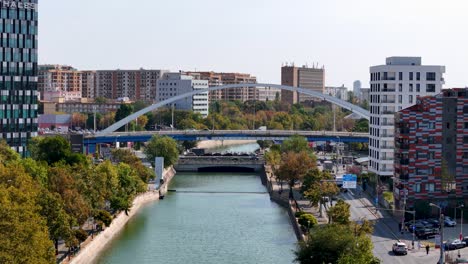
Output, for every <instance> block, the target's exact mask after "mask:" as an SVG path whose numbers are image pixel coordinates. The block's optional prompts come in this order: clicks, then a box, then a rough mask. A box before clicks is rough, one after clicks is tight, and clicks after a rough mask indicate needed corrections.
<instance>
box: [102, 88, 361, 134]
mask: <svg viewBox="0 0 468 264" xmlns="http://www.w3.org/2000/svg"><path fill="white" fill-rule="evenodd" d="M244 87H255V88H256V87H271V88H277V89H280V90H286V91H291V92H298V93H300V94H306V95H309V96H312V97H315V98H318V99H322V100H325V101H327V102H330V103H332V104H335V105H337V106H340V107H342V108H345V109H347V110H350V111H352V112H353V113H356V114H358V115H359V116H361V117H362V118H365V119H367V120H369V118H370V113H369V111H367V110H365V109H363V108H362V107H359V106H357V105H353V104H351V103H349V102H346V101H344V100H341V99H338V98H336V97H333V96H330V95H326V94H322V93H319V92H315V91H311V90H308V89H304V88H300V87H292V86H287V85H279V84H267V83H242V84H229V85H223V86H215V87H210V88H207V89H201V90H194V91H191V92H188V93H185V94H181V95H178V96H174V97H172V98H170V99H167V100H164V101H161V102H158V103H156V104H153V105H150V106H148V107H146V108H144V109H141V110H140V111H138V112H136V113H133V114H131V115H129V116H127V117H126V118H124V119H122V120H120V121H119V122H116V123H115V124H113V125H111V126H109V127H108V128H106V129H104V130H102V131H101V132H99V133H97V134H96V135H98V136H104V135H107V134H109V133H112V132H115V131H116V130H117V129H119V128H121V127H123V126H124V125H126V124H128V123H129V122H130V121H132V120H135V119H137V118H138V117H140V116H142V115H144V114H146V113H148V112H151V111H154V110H156V109H158V108H161V107H163V106H165V105H168V104H171V103H174V102H176V101H178V100H181V99H185V98H187V97H190V96H194V95H196V94H201V93H206V92H212V91H218V90H224V89H234V88H244Z"/></svg>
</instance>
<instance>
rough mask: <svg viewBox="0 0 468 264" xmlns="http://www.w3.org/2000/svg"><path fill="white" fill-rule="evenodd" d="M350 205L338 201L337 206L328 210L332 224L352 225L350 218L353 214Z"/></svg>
mask: <svg viewBox="0 0 468 264" xmlns="http://www.w3.org/2000/svg"><path fill="white" fill-rule="evenodd" d="M349 207H350V205H349V204H348V203H346V202H344V201H343V200H341V199H340V200H338V202H337V203H336V204H335V206H332V207H331V208H330V209H329V210H328V217H329V218H330V222H332V223H337V224H340V225H348V224H349V223H350V221H349V217H350V216H351V212H350V210H349Z"/></svg>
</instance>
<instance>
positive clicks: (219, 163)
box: [174, 155, 265, 172]
mask: <svg viewBox="0 0 468 264" xmlns="http://www.w3.org/2000/svg"><path fill="white" fill-rule="evenodd" d="M264 163H265V160H264V159H263V157H262V156H259V157H257V156H255V155H250V156H181V157H179V161H178V162H177V164H175V165H174V168H175V170H176V171H189V172H213V171H216V172H224V171H228V172H233V171H238V172H254V171H260V170H262V169H263V164H264Z"/></svg>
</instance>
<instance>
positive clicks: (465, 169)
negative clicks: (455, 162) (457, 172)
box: [463, 166, 468, 174]
mask: <svg viewBox="0 0 468 264" xmlns="http://www.w3.org/2000/svg"><path fill="white" fill-rule="evenodd" d="M467 173H468V166H465V167H463V174H467Z"/></svg>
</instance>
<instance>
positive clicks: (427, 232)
mask: <svg viewBox="0 0 468 264" xmlns="http://www.w3.org/2000/svg"><path fill="white" fill-rule="evenodd" d="M414 234H415V235H416V236H417V237H418V238H419V239H428V238H433V237H435V236H436V235H437V234H439V229H437V228H422V229H416V231H414Z"/></svg>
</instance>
